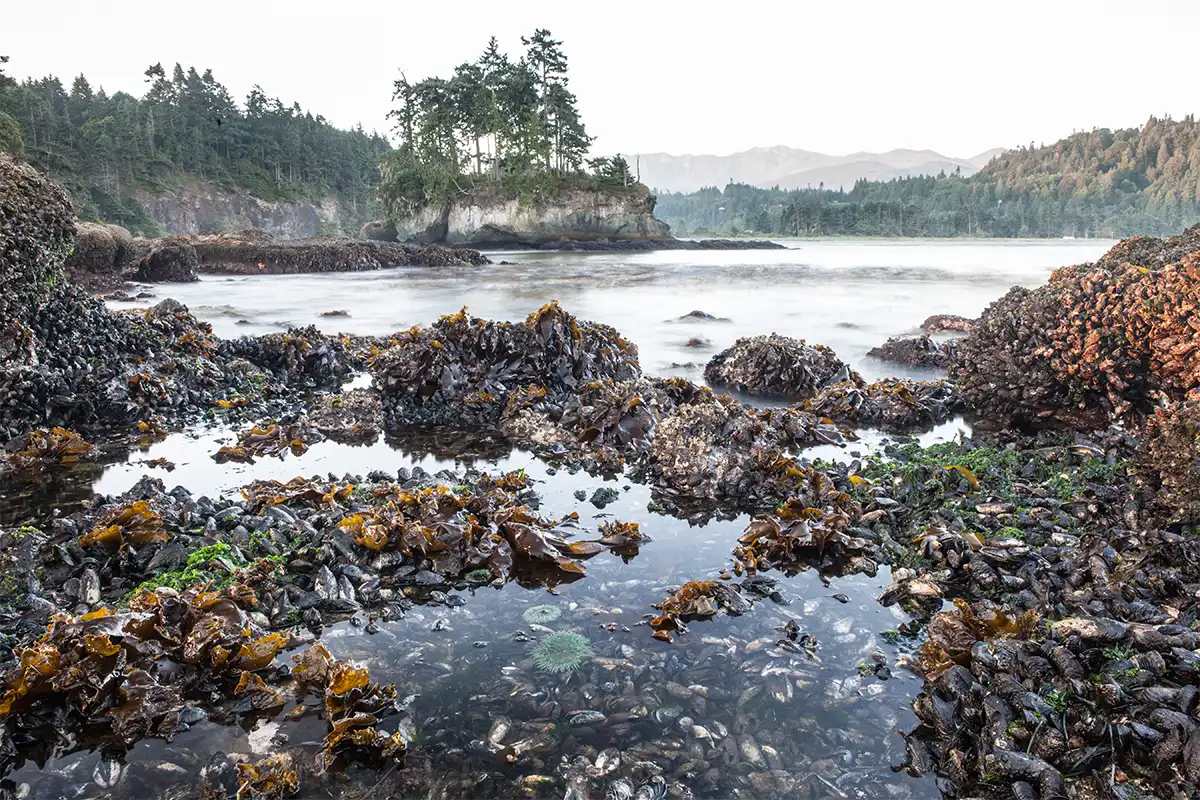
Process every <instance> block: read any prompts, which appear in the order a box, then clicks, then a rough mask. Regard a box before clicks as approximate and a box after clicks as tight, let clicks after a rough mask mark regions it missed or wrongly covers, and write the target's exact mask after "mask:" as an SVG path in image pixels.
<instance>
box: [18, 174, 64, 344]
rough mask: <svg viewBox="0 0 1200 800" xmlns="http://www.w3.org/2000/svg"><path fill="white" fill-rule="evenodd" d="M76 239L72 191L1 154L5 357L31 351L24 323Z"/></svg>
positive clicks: (44, 296)
mask: <svg viewBox="0 0 1200 800" xmlns="http://www.w3.org/2000/svg"><path fill="white" fill-rule="evenodd" d="M74 241H75V212H74V209H73V208H72V206H71V201H70V200H69V199H68V198H67V195H66V193H65V192H64V191H63V190H62V188H60V187H59V186H58V185H57V184H55V183H53V182H51V181H50V180H48V179H47V178H46V177H45V176H43V175H42V174H41V173H39V172H38V171H37V170H35V169H34V168H33V167H31V166H29V165H28V164H25V163H24V162H22V161H18V160H17V159H15V158H13V157H11V156H9V155H6V154H4V153H0V286H3V287H4V288H3V291H0V357H2V358H3V359H5V360H7V359H9V358H12V357H14V356H15V355H16V354H17V353H19V352H20V353H24V352H27V350H28V346H29V344H30V342H29V337H28V331H27V330H26V329H25V328H24V325H25V324H26V323H27V322H28V321H29V320H30V319H31V318H32V317H33V315H34V314H35V313H36V312H37V310H38V309H39V308H41V306H42V305H43V304H44V303H45V302H46V300H47V299H48V298H49V297H50V294H51V292H52V291H53V290H54V287H55V286H56V285H57V284H58V283H59V282H61V280H62V276H63V260H64V259H65V258H66V256H67V254H68V253H70V252H71V247H72V245H73V244H74Z"/></svg>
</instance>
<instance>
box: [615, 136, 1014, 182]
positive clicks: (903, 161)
mask: <svg viewBox="0 0 1200 800" xmlns="http://www.w3.org/2000/svg"><path fill="white" fill-rule="evenodd" d="M1002 152H1004V151H1003V150H1002V149H1001V148H996V149H994V150H988V151H987V152H985V153H980V154H979V155H977V156H973V157H971V158H951V157H950V156H944V155H942V154H941V153H935V152H934V151H932V150H889V151H888V152H886V153H851V154H850V155H845V156H831V155H827V154H825V153H814V152H811V151H809V150H798V149H796V148H794V147H783V146H778V147H755V148H753V149H751V150H745V151H742V152H740V153H733V154H731V155H727V156H711V155H700V156H693V155H684V156H674V155H671V154H669V153H648V154H642V155H640V156H638V157H637V164H638V166H639V168H640V169H641V177H642V183H644V184H646V185H647V186H649V187H650V188H652V189H657V190H659V191H669V192H693V191H695V190H697V189H701V188H703V187H705V186H716V187H723V186H725V184H727V183H729V182H730V181H734V182H736V183H749V184H752V185H754V186H762V187H765V188H770V187H772V186H778V187H779V188H781V189H806V188H808V187H810V186H811V187H812V188H814V189H815V188H817V187H818V186H820V185H821V184H822V183H823V184H824V185H825V188H826V189H838V188H843V187H844V188H845V189H850V187H852V186H853V185H854V182H855V181H857V180H858V179H859V178H867V179H868V180H873V181H886V180H891V179H892V178H906V177H909V176H912V175H937V174H938V173H939V172H942V171H945V172H946V173H947V174H949V173H952V172H954V170H955V169H961V170H962V173H963V175H973V174H975V173H976V172H978V171H979V170H980V169H982V168H983V166H984V165H985V164H987V163H988V162H989V161H991V160H992V158H993V157H995V156H997V155H999V154H1000V153H1002ZM629 160H630V161H634V159H633V158H630V159H629Z"/></svg>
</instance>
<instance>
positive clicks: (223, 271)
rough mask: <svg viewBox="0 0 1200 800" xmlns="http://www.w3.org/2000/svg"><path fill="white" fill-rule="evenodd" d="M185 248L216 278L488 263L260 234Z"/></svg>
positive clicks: (433, 248) (472, 255) (456, 252)
mask: <svg viewBox="0 0 1200 800" xmlns="http://www.w3.org/2000/svg"><path fill="white" fill-rule="evenodd" d="M189 243H190V244H191V246H192V247H194V248H195V250H196V258H197V263H198V269H199V271H200V272H204V273H210V274H216V275H257V274H267V275H282V274H295V273H315V272H360V271H363V270H375V269H386V268H388V267H407V266H418V265H419V266H429V267H447V266H481V265H483V264H489V263H491V262H490V261H488V259H487V258H486V257H484V256H482V255H480V253H479V252H478V251H476V250H469V249H460V248H450V247H442V246H440V245H425V246H422V245H409V244H396V243H393V242H381V241H374V240H360V239H346V238H332V237H319V238H315V239H301V240H292V241H279V240H276V239H275V238H274V237H272V236H271V235H270V234H267V233H264V232H262V231H242V232H240V233H235V234H219V235H209V236H196V237H192V238H191V239H190V240H189Z"/></svg>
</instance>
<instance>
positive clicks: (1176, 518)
mask: <svg viewBox="0 0 1200 800" xmlns="http://www.w3.org/2000/svg"><path fill="white" fill-rule="evenodd" d="M1137 466H1138V472H1139V475H1140V477H1141V479H1142V481H1143V482H1144V483H1145V484H1146V486H1147V489H1148V494H1149V497H1148V498H1147V499H1148V501H1149V502H1148V505H1149V506H1150V510H1151V512H1152V513H1153V515H1154V516H1155V517H1156V518H1157V519H1159V520H1160V521H1162V522H1180V523H1184V524H1188V525H1200V391H1197V392H1193V393H1192V394H1191V396H1190V397H1189V398H1188V399H1186V400H1183V401H1182V402H1179V403H1174V404H1171V405H1168V406H1166V407H1162V408H1158V409H1156V410H1155V412H1154V415H1153V416H1151V417H1150V418H1149V419H1148V420H1147V424H1146V429H1145V431H1144V433H1143V436H1142V442H1141V449H1140V451H1139V453H1138V464H1137Z"/></svg>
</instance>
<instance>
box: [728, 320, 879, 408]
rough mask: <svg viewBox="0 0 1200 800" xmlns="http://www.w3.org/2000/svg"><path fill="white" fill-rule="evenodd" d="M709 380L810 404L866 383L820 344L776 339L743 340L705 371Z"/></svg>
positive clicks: (750, 338)
mask: <svg viewBox="0 0 1200 800" xmlns="http://www.w3.org/2000/svg"><path fill="white" fill-rule="evenodd" d="M704 379H705V380H706V381H708V382H709V383H710V384H711V385H712V386H715V387H718V388H731V389H736V390H737V391H739V392H744V393H746V394H751V395H758V396H761V397H773V398H783V399H788V400H806V399H808V398H810V397H812V396H813V395H815V394H816V393H817V392H819V391H820V390H821V389H823V388H825V387H826V386H830V385H833V384H836V383H841V382H843V381H850V382H851V383H854V384H855V385H860V386H861V385H862V378H860V377H859V375H858V373H856V372H854V371H853V370H851V369H850V367H849V366H847V365H846V364H845V363H844V362H842V360H841V359H839V358H838V357H837V354H836V353H834V352H833V351H832V350H830V349H829V348H828V347H825V346H824V345H820V344H813V345H810V344H808V343H807V342H805V341H804V340H803V339H793V338H790V337H787V336H779V335H778V334H771V335H770V336H751V337H747V338H744V339H738V340H737V341H736V342H735V343H734V344H733V346H732V347H730V348H729V349H727V350H723V351H721V352H720V353H717V354H716V355H715V356H713V357H712V359H711V360H710V361H709V362H708V365H707V366H706V367H705V368H704Z"/></svg>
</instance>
